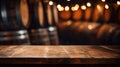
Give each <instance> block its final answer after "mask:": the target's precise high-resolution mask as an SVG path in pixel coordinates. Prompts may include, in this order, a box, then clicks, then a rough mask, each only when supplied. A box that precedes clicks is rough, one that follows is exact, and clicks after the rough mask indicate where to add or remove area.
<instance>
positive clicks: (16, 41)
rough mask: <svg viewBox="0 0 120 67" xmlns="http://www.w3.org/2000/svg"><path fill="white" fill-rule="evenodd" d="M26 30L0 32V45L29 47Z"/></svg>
mask: <svg viewBox="0 0 120 67" xmlns="http://www.w3.org/2000/svg"><path fill="white" fill-rule="evenodd" d="M29 44H30V41H29V36H28V33H27V31H26V30H19V31H7V32H6V31H4V32H0V45H29Z"/></svg>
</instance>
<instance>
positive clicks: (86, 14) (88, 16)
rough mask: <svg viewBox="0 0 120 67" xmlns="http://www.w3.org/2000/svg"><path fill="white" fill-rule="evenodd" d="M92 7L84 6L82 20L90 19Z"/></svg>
mask: <svg viewBox="0 0 120 67" xmlns="http://www.w3.org/2000/svg"><path fill="white" fill-rule="evenodd" d="M92 10H93V9H92V7H88V8H86V10H85V12H84V20H85V21H91V17H92V14H93V13H92Z"/></svg>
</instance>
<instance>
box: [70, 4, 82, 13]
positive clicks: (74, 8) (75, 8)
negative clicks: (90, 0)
mask: <svg viewBox="0 0 120 67" xmlns="http://www.w3.org/2000/svg"><path fill="white" fill-rule="evenodd" d="M79 7H80V6H79V4H76V5H75V6H73V7H71V10H72V11H77V10H78V9H79Z"/></svg>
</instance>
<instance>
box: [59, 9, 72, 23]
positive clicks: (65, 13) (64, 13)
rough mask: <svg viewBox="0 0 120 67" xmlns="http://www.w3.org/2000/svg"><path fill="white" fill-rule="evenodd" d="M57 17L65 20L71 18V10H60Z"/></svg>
mask: <svg viewBox="0 0 120 67" xmlns="http://www.w3.org/2000/svg"><path fill="white" fill-rule="evenodd" d="M59 17H60V19H61V20H63V21H67V20H70V18H71V11H70V10H69V11H60V12H59Z"/></svg>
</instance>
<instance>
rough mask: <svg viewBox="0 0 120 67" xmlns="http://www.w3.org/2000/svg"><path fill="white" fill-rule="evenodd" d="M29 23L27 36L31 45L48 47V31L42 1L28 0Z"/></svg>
mask: <svg viewBox="0 0 120 67" xmlns="http://www.w3.org/2000/svg"><path fill="white" fill-rule="evenodd" d="M30 1H32V3H31V2H29V6H30V12H31V14H30V15H31V23H30V29H29V36H30V41H31V44H32V45H50V39H49V34H48V29H47V27H46V26H45V22H46V21H45V20H47V18H45V11H44V6H43V0H34V1H33V0H30Z"/></svg>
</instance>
